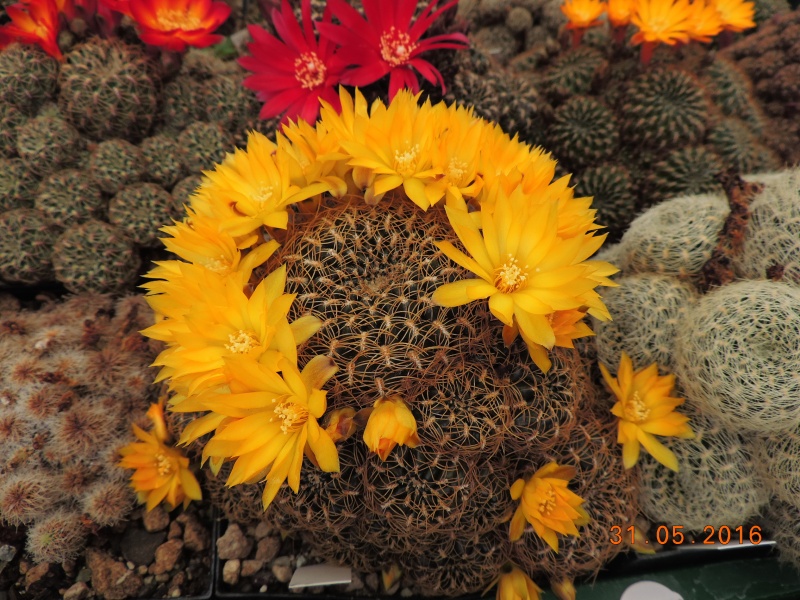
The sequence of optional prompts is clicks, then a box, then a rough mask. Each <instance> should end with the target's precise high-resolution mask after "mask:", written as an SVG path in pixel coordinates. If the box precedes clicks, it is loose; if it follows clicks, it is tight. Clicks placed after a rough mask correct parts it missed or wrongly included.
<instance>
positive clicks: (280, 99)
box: [261, 85, 308, 118]
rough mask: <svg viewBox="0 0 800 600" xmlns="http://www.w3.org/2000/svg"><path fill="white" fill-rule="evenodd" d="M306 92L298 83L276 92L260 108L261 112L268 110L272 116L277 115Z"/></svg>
mask: <svg viewBox="0 0 800 600" xmlns="http://www.w3.org/2000/svg"><path fill="white" fill-rule="evenodd" d="M307 93H308V92H307V91H306V90H304V89H303V88H301V87H300V86H299V85H298V86H297V87H293V88H289V89H287V90H283V91H282V92H281V93H280V94H276V95H275V96H273V97H272V98H270V100H269V102H267V103H266V104H265V105H264V106H263V108H262V109H261V114H263V113H265V112H268V113H271V115H272V116H273V117H274V116H275V115H279V114H280V113H282V112H283V111H284V110H286V107H287V106H290V105H291V104H292V102H296V101H297V99H298V98H302V97H303V96H305V94H307ZM262 118H264V117H262ZM267 118H269V117H267Z"/></svg>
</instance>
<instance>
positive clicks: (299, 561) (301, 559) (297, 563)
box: [295, 554, 308, 569]
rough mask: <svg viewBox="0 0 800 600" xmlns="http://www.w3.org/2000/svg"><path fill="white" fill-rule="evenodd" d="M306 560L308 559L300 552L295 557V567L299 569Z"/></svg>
mask: <svg viewBox="0 0 800 600" xmlns="http://www.w3.org/2000/svg"><path fill="white" fill-rule="evenodd" d="M307 562H308V559H307V558H306V557H305V556H303V555H302V554H301V555H300V556H298V557H297V560H296V561H295V566H297V568H298V569H299V568H300V567H302V566H303V565H304V564H306V563H307Z"/></svg>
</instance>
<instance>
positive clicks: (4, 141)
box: [0, 84, 27, 158]
mask: <svg viewBox="0 0 800 600" xmlns="http://www.w3.org/2000/svg"><path fill="white" fill-rule="evenodd" d="M0 85H1V84H0ZM25 121H27V117H26V116H25V113H23V112H22V111H21V110H19V109H18V108H16V107H15V106H14V105H13V104H11V103H10V102H9V103H0V157H8V158H10V157H13V156H16V154H17V127H19V126H21V125H23V124H24V123H25Z"/></svg>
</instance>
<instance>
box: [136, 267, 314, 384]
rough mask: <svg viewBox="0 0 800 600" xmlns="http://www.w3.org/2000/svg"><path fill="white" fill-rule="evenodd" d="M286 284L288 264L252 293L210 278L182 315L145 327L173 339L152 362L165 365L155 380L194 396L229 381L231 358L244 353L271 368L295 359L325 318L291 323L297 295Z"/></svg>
mask: <svg viewBox="0 0 800 600" xmlns="http://www.w3.org/2000/svg"><path fill="white" fill-rule="evenodd" d="M174 282H175V278H173V283H174ZM285 283H286V267H285V266H281V267H280V268H278V269H277V270H275V271H273V272H272V273H270V275H269V276H267V277H266V278H265V279H263V280H262V281H261V283H259V284H258V286H257V287H256V289H255V290H254V291H253V293H252V294H251V295H250V296H249V297H248V296H247V295H246V294H245V293H244V291H243V290H242V287H241V283H240V281H239V280H238V279H236V278H229V279H228V280H225V279H219V280H215V279H208V280H206V281H205V284H206V287H204V288H203V289H201V290H200V293H199V295H197V296H190V297H188V298H187V301H193V302H194V304H192V305H190V306H189V307H187V308H186V310H185V312H184V313H183V314H182V315H181V316H180V318H174V319H171V320H168V321H162V322H160V323H157V324H156V325H154V326H152V327H150V328H148V329H145V330H144V331H143V333H144V334H145V335H150V336H153V337H155V336H158V335H160V334H161V333H163V332H164V331H168V333H169V337H170V341H171V342H172V345H171V347H169V348H167V349H166V350H164V351H163V352H161V354H159V356H158V357H157V358H156V360H155V361H154V362H153V365H154V366H160V367H163V368H162V370H161V372H160V373H159V376H158V379H157V380H159V381H160V380H162V379H165V378H167V377H170V378H171V382H170V386H171V388H172V389H173V390H176V391H179V392H181V393H185V394H193V393H195V392H198V391H200V390H202V389H205V388H207V387H213V386H215V385H221V384H224V383H225V382H226V380H227V379H226V375H225V373H224V367H225V359H226V358H228V357H232V356H246V357H249V358H251V359H253V360H260V361H262V362H264V363H265V364H268V365H273V368H274V365H275V363H276V361H277V360H278V359H279V358H280V356H284V357H286V358H288V359H289V360H290V361H293V362H296V361H297V345H298V344H300V343H302V342H303V341H305V340H306V339H308V338H309V337H311V335H313V334H314V333H315V332H316V331H317V329H319V327H320V326H321V322H320V320H319V319H317V318H316V317H312V316H305V317H301V318H300V319H297V320H296V321H294V322H293V323H291V324H290V323H289V322H288V320H287V318H286V316H287V314H288V312H289V309H290V308H291V305H292V302H293V301H294V297H295V296H294V294H284V293H283V290H284V285H285ZM148 299H149V297H148Z"/></svg>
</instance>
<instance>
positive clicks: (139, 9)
mask: <svg viewBox="0 0 800 600" xmlns="http://www.w3.org/2000/svg"><path fill="white" fill-rule="evenodd" d="M130 7H131V17H132V18H133V20H134V21H136V22H137V23H139V24H140V25H152V24H154V23H157V22H158V15H157V14H156V12H155V10H154V9H153V6H152V5H151V4H150V3H149V2H147V0H142V1H141V2H136V1H135V0H134V1H133V2H131V3H130Z"/></svg>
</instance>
